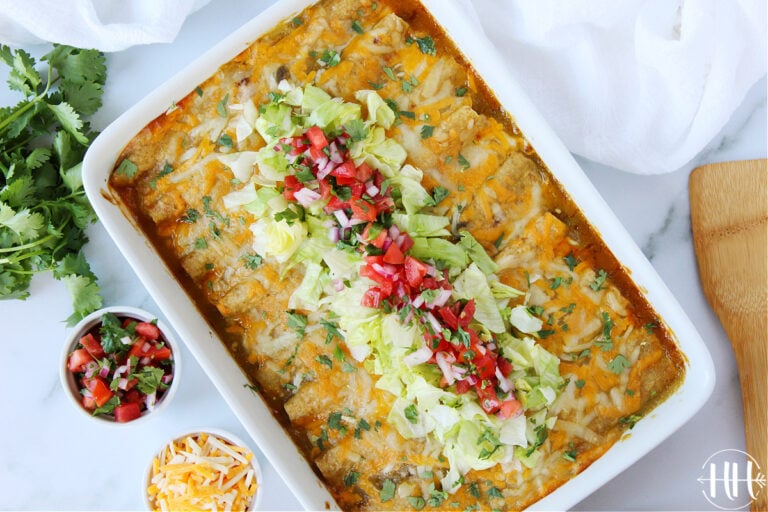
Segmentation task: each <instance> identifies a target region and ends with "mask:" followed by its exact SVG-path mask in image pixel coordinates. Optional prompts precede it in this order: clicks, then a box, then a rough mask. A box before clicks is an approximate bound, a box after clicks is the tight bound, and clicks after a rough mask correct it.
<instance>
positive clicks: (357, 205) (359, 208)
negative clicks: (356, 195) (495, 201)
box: [350, 199, 378, 222]
mask: <svg viewBox="0 0 768 512" xmlns="http://www.w3.org/2000/svg"><path fill="white" fill-rule="evenodd" d="M350 206H351V207H352V218H353V219H360V220H364V221H367V222H373V221H374V220H376V215H378V211H376V207H375V206H374V205H372V204H371V203H369V202H368V201H366V200H365V199H355V200H353V201H352V202H351V205H350Z"/></svg>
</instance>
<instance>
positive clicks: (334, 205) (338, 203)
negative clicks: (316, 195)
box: [325, 195, 349, 212]
mask: <svg viewBox="0 0 768 512" xmlns="http://www.w3.org/2000/svg"><path fill="white" fill-rule="evenodd" d="M325 208H326V211H327V212H335V211H336V210H343V209H345V208H349V201H342V200H341V199H339V198H338V197H337V196H334V195H331V198H330V199H329V200H328V205H327V206H326V207H325Z"/></svg>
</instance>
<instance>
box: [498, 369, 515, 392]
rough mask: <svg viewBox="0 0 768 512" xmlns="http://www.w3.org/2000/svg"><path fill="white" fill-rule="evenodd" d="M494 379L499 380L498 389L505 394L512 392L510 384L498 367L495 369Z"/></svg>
mask: <svg viewBox="0 0 768 512" xmlns="http://www.w3.org/2000/svg"><path fill="white" fill-rule="evenodd" d="M496 378H497V379H499V387H500V388H501V390H502V391H504V392H505V393H509V392H510V391H512V383H511V382H509V379H507V378H506V377H505V376H504V375H503V374H502V373H501V370H499V367H498V366H497V367H496Z"/></svg>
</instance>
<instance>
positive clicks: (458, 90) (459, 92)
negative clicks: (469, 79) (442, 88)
mask: <svg viewBox="0 0 768 512" xmlns="http://www.w3.org/2000/svg"><path fill="white" fill-rule="evenodd" d="M455 92H456V96H459V97H461V96H464V95H465V94H467V88H466V87H457V88H456V91H455Z"/></svg>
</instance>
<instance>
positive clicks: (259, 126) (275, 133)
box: [254, 103, 304, 146]
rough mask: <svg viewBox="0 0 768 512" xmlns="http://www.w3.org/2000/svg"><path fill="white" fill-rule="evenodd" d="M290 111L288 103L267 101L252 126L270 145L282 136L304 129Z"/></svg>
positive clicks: (297, 133)
mask: <svg viewBox="0 0 768 512" xmlns="http://www.w3.org/2000/svg"><path fill="white" fill-rule="evenodd" d="M291 113H292V110H291V106H290V105H286V104H285V103H268V104H267V105H266V106H263V107H262V113H261V115H260V116H259V118H258V119H256V121H255V122H254V128H256V131H257V132H259V135H261V137H262V138H263V139H264V140H265V141H266V142H267V144H268V145H270V146H271V145H273V144H274V143H276V142H277V141H278V140H280V139H281V138H283V137H293V136H294V135H299V134H301V133H302V132H303V131H304V126H303V125H302V124H300V123H297V122H296V120H297V119H298V118H296V117H295V116H292V115H291Z"/></svg>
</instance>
